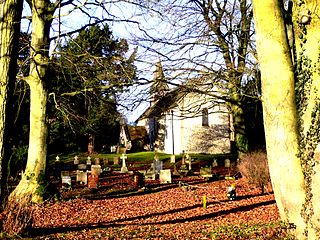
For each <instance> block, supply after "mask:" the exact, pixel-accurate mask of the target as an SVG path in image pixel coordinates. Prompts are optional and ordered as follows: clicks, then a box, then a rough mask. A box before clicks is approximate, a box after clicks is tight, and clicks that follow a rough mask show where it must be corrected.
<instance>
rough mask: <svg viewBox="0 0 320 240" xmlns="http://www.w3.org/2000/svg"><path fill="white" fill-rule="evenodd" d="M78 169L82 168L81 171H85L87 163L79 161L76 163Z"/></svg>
mask: <svg viewBox="0 0 320 240" xmlns="http://www.w3.org/2000/svg"><path fill="white" fill-rule="evenodd" d="M78 169H79V170H82V171H85V170H87V165H86V164H84V163H80V164H79V165H78Z"/></svg>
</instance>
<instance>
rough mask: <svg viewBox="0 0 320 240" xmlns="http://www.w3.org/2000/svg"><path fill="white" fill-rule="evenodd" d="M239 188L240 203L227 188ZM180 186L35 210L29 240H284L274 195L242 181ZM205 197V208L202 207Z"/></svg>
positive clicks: (71, 202)
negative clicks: (232, 199)
mask: <svg viewBox="0 0 320 240" xmlns="http://www.w3.org/2000/svg"><path fill="white" fill-rule="evenodd" d="M232 183H235V184H236V186H237V200H236V201H229V200H228V199H227V195H226V188H227V187H228V186H230V185H231V184H232ZM193 184H194V185H195V186H196V187H193V188H191V189H187V188H184V187H179V186H178V184H173V185H167V186H165V187H164V188H163V189H158V190H157V191H155V190H154V191H152V190H151V192H149V193H143V194H141V193H139V194H136V195H130V196H122V197H119V196H118V197H109V198H106V199H100V200H92V199H91V200H89V199H85V198H78V199H73V200H69V201H61V202H56V203H53V202H48V203H46V204H43V205H39V206H37V207H36V209H35V211H34V216H35V217H34V223H33V228H34V229H33V231H32V234H33V235H32V236H31V239H285V238H286V234H285V231H284V230H283V228H282V227H281V225H280V224H279V215H278V210H277V207H276V204H275V201H274V196H273V194H265V195H260V192H259V189H257V188H255V187H253V186H251V185H248V184H246V183H245V182H244V180H242V179H240V180H228V181H227V180H222V181H214V182H205V181H203V182H198V183H193ZM203 196H206V199H207V204H206V205H207V207H206V209H204V207H203Z"/></svg>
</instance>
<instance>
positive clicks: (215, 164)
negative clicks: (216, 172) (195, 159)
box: [212, 159, 218, 167]
mask: <svg viewBox="0 0 320 240" xmlns="http://www.w3.org/2000/svg"><path fill="white" fill-rule="evenodd" d="M212 167H218V161H217V159H213V162H212Z"/></svg>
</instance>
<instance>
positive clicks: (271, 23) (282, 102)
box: [253, 0, 320, 239]
mask: <svg viewBox="0 0 320 240" xmlns="http://www.w3.org/2000/svg"><path fill="white" fill-rule="evenodd" d="M281 2H282V1H278V0H265V1H260V0H253V5H254V18H255V26H256V35H257V36H256V39H257V52H258V57H259V64H260V68H261V74H262V94H263V111H264V125H265V132H266V144H267V153H268V161H269V167H270V175H271V181H272V185H273V188H274V193H275V197H276V201H277V205H278V208H279V211H280V215H281V218H282V220H284V221H285V222H287V223H291V224H292V225H294V226H295V232H294V233H295V235H296V237H297V239H319V238H320V222H319V216H320V209H319V207H318V204H319V201H320V194H319V186H320V166H319V161H320V151H319V149H320V148H319V139H320V112H319V111H320V101H319V90H320V89H318V88H319V86H320V79H319V76H320V75H319V73H320V72H319V69H320V68H319V67H320V64H319V59H320V58H319V56H320V32H319V27H320V21H319V16H320V5H319V3H317V0H311V1H308V3H304V1H293V14H292V17H293V18H292V23H293V25H294V36H295V41H294V48H293V49H294V50H295V51H294V53H295V54H294V56H293V57H292V56H291V49H290V47H289V46H290V45H289V41H288V35H287V34H286V27H285V21H284V20H285V18H284V12H283V10H282V9H283V7H282V6H281V5H280V3H281ZM303 15H305V17H306V18H307V20H306V21H301V20H302V17H303ZM292 59H293V60H294V62H293V61H292Z"/></svg>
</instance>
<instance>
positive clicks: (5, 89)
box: [0, 0, 23, 203]
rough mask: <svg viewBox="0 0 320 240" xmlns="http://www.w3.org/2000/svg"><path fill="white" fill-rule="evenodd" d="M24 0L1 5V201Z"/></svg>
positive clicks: (5, 2) (0, 199) (7, 0)
mask: <svg viewBox="0 0 320 240" xmlns="http://www.w3.org/2000/svg"><path fill="white" fill-rule="evenodd" d="M22 2H23V1H22V0H6V1H1V3H0V18H1V19H0V36H1V39H0V179H1V187H0V201H1V202H2V203H3V200H4V198H5V185H6V176H7V152H8V151H7V150H8V149H7V147H6V145H7V141H8V139H7V131H8V130H7V127H6V126H8V123H9V121H8V114H7V113H8V104H9V103H10V98H11V96H12V88H11V86H12V85H13V84H14V81H15V78H16V72H17V55H18V41H19V33H20V20H21V12H22Z"/></svg>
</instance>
